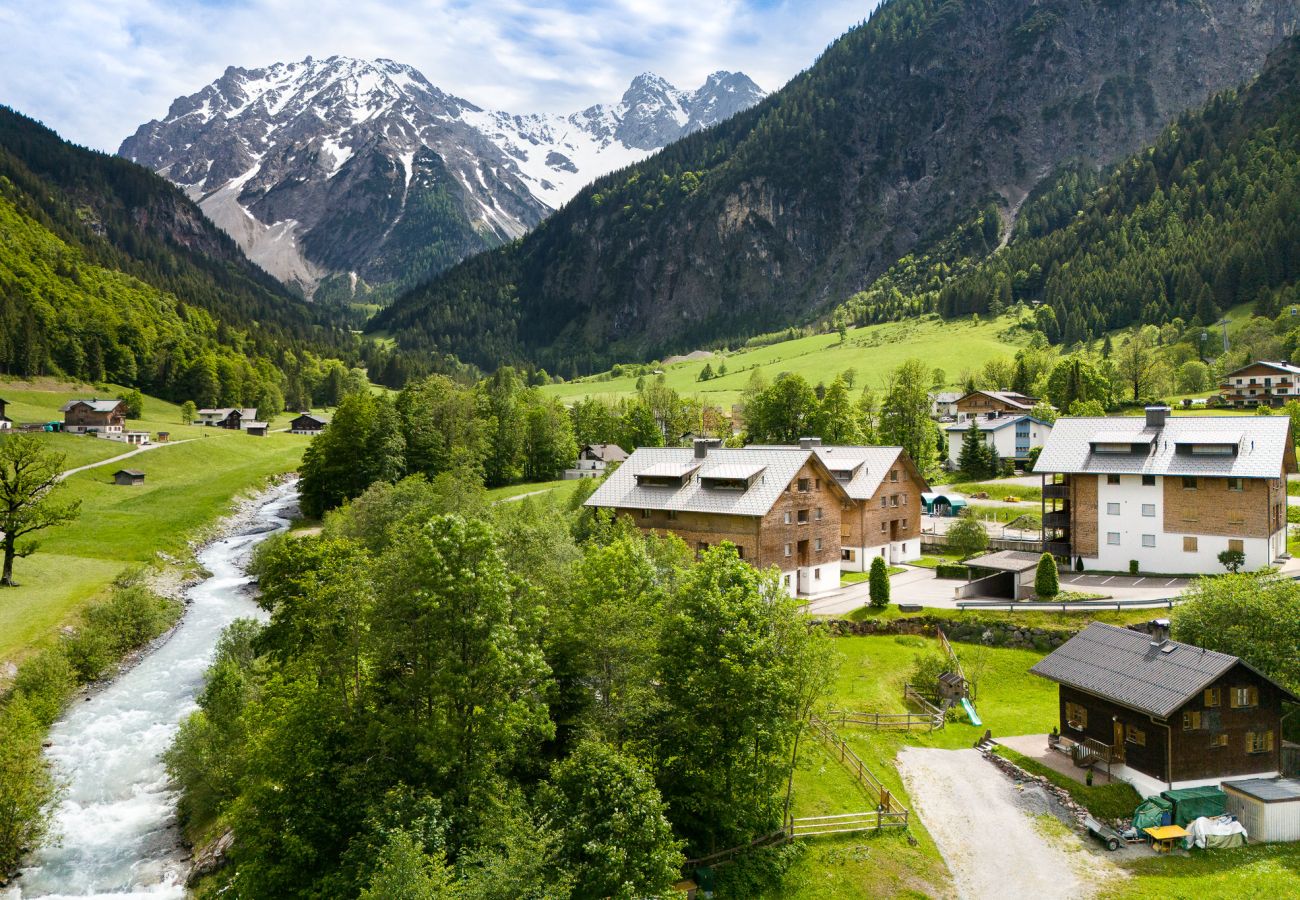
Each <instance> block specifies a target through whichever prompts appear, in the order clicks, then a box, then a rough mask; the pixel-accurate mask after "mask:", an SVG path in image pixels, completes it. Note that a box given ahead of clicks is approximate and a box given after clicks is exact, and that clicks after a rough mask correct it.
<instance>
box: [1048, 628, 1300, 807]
mask: <svg viewBox="0 0 1300 900" xmlns="http://www.w3.org/2000/svg"><path fill="white" fill-rule="evenodd" d="M1152 625H1153V626H1154V627H1155V633H1154V634H1153V635H1150V636H1149V635H1147V634H1145V633H1142V632H1139V631H1133V630H1130V629H1128V628H1118V627H1116V626H1114V625H1104V624H1102V623H1100V622H1094V623H1092V624H1091V625H1089V626H1088V627H1087V628H1085V629H1084V630H1083V631H1081V632H1079V633H1078V634H1076V635H1075V636H1074V637H1072V638H1070V640H1068V641H1066V642H1065V643H1064V644H1062V645H1061V646H1060V647H1058V648H1057V649H1056V650H1053V651H1052V652H1051V653H1049V654H1048V655H1047V656H1045V657H1043V658H1042V659H1041V660H1040V661H1039V662H1038V663H1037V664H1036V665H1034V666H1033V668H1031V669H1030V670H1029V671H1030V672H1032V673H1033V674H1035V675H1039V676H1041V677H1043V678H1046V679H1048V680H1050V681H1055V682H1056V683H1057V684H1058V685H1059V686H1060V687H1059V699H1060V730H1061V739H1062V741H1068V742H1070V743H1071V744H1072V745H1073V746H1072V749H1073V750H1074V753H1075V759H1076V762H1081V763H1086V762H1092V763H1093V764H1096V765H1102V766H1106V767H1108V768H1109V769H1110V772H1111V774H1112V775H1114V776H1115V777H1117V778H1122V779H1123V780H1125V781H1128V782H1130V783H1131V784H1133V785H1134V786H1135V787H1137V788H1138V790H1139V793H1141V794H1143V795H1144V796H1146V795H1150V794H1158V793H1161V792H1162V791H1165V790H1167V789H1175V788H1185V787H1199V786H1203V785H1217V784H1219V783H1221V782H1222V781H1224V780H1225V779H1232V778H1240V777H1252V778H1273V777H1275V776H1277V775H1278V774H1279V770H1280V766H1281V755H1280V754H1281V744H1282V741H1281V734H1282V706H1283V704H1284V703H1300V698H1297V697H1296V696H1295V695H1294V694H1292V693H1291V692H1290V691H1288V690H1287V689H1286V688H1284V687H1282V686H1281V685H1279V684H1277V683H1276V682H1274V681H1272V680H1270V679H1268V678H1266V677H1265V676H1263V675H1261V674H1260V673H1259V672H1257V671H1256V670H1255V669H1253V668H1251V667H1250V666H1249V665H1247V664H1246V663H1244V662H1242V661H1241V660H1240V659H1238V658H1237V657H1235V656H1231V655H1229V654H1226V653H1217V652H1215V651H1213V650H1206V649H1204V648H1202V647H1194V646H1192V645H1190V644H1183V643H1179V642H1178V641H1171V640H1169V639H1168V637H1166V632H1165V631H1164V629H1165V628H1167V623H1164V620H1158V621H1157V622H1155V623H1152Z"/></svg>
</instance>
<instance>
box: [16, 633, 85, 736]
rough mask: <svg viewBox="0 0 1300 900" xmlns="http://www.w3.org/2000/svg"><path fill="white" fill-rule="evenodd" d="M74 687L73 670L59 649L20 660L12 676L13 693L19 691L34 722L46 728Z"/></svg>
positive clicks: (74, 674)
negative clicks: (20, 666) (23, 661)
mask: <svg viewBox="0 0 1300 900" xmlns="http://www.w3.org/2000/svg"><path fill="white" fill-rule="evenodd" d="M76 687H77V678H76V673H75V672H74V671H73V669H72V665H71V664H70V663H69V662H68V657H67V656H66V655H64V653H63V652H62V651H61V650H59V649H58V648H51V649H49V650H45V651H43V652H41V653H40V654H38V655H37V656H34V657H32V658H31V659H29V660H28V661H27V662H25V663H23V667H22V668H21V669H19V670H18V677H17V678H15V679H14V693H16V694H22V695H23V697H24V698H25V699H26V701H27V706H28V708H29V709H30V710H31V711H32V714H33V715H34V716H36V719H37V721H39V722H40V723H41V725H43V726H45V727H47V728H48V727H49V726H50V725H52V724H53V723H54V720H55V719H57V718H58V717H59V713H60V712H62V711H63V704H64V703H65V702H67V699H68V697H69V696H70V695H71V694H72V692H73V691H74V690H76Z"/></svg>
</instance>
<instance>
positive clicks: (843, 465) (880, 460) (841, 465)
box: [813, 446, 903, 500]
mask: <svg viewBox="0 0 1300 900" xmlns="http://www.w3.org/2000/svg"><path fill="white" fill-rule="evenodd" d="M813 451H814V452H815V453H816V454H817V456H818V458H819V459H821V461H822V462H823V463H825V464H826V468H828V469H830V470H831V472H835V471H836V470H838V469H847V468H851V467H852V465H853V463H854V462H858V463H860V464H861V465H860V467H859V468H858V470H857V471H856V472H854V473H853V478H852V479H851V480H849V481H841V482H840V486H841V487H843V488H844V490H845V491H847V492H848V495H849V496H850V497H852V498H853V499H854V500H870V499H871V498H872V497H874V496H875V494H876V491H877V490H879V489H880V483H881V482H882V481H884V480H885V477H886V476H887V475H888V474H889V470H890V469H892V468H894V465H895V464H896V463H898V462H899V455H900V454H901V453H902V452H903V448H902V447H841V446H833V447H814V448H813ZM836 480H838V479H836Z"/></svg>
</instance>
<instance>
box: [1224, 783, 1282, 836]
mask: <svg viewBox="0 0 1300 900" xmlns="http://www.w3.org/2000/svg"><path fill="white" fill-rule="evenodd" d="M1223 792H1224V794H1226V795H1227V801H1228V812H1230V813H1232V814H1233V815H1234V816H1236V817H1237V819H1238V821H1240V822H1241V824H1242V825H1244V826H1245V827H1246V832H1247V834H1249V835H1250V839H1251V840H1253V841H1300V779H1296V778H1246V779H1243V780H1242V781H1225V782H1224V783H1223Z"/></svg>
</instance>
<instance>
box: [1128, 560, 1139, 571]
mask: <svg viewBox="0 0 1300 900" xmlns="http://www.w3.org/2000/svg"><path fill="white" fill-rule="evenodd" d="M1128 573H1129V574H1130V575H1136V574H1137V573H1138V561H1137V560H1136V559H1130V560H1129V561H1128Z"/></svg>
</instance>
